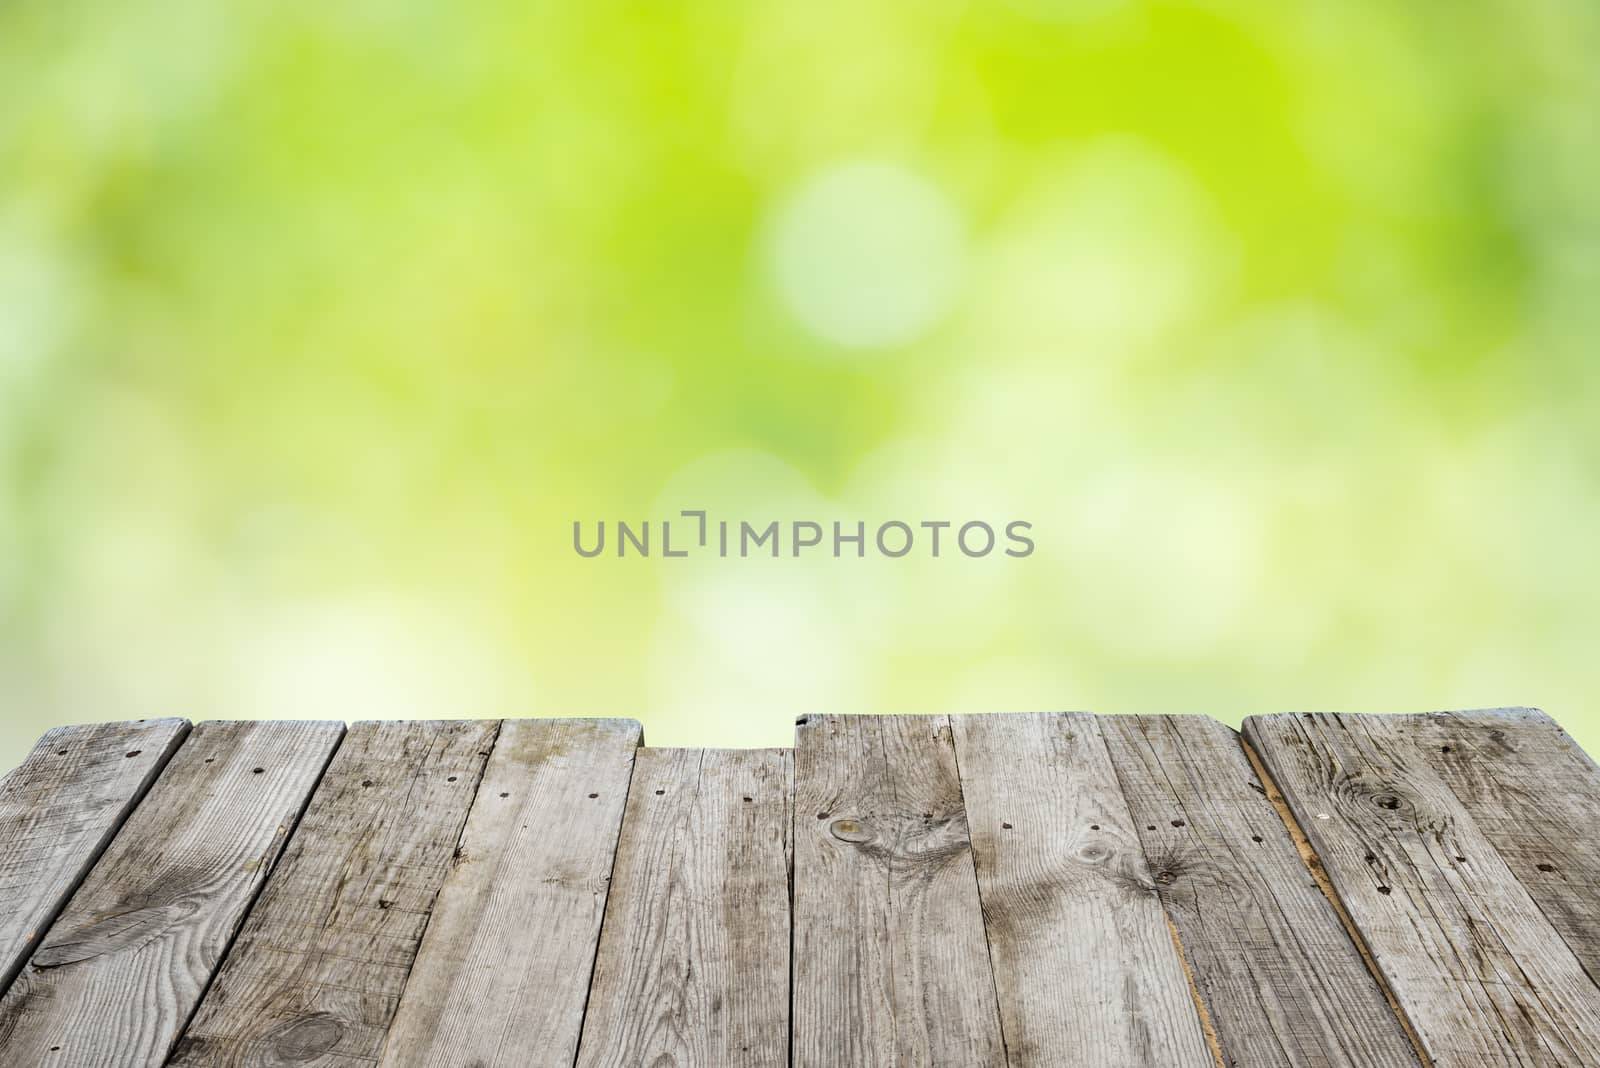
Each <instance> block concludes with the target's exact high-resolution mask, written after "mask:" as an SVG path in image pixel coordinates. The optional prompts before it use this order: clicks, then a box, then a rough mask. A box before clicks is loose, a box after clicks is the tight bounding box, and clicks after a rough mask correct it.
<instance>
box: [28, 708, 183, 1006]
mask: <svg viewBox="0 0 1600 1068" xmlns="http://www.w3.org/2000/svg"><path fill="white" fill-rule="evenodd" d="M188 732H189V722H188V721H187V720H182V719H151V720H140V721H138V722H137V723H98V724H91V725H87V726H77V727H57V728H56V729H55V730H52V731H50V732H49V733H47V734H46V735H45V736H44V737H43V738H41V739H40V740H39V744H38V745H36V746H34V747H33V752H31V753H29V754H28V757H27V759H26V760H24V761H23V762H22V764H21V765H20V766H18V767H17V768H16V769H15V770H14V771H12V772H11V773H10V774H9V775H7V776H6V777H5V779H4V781H3V782H0V991H3V990H4V989H5V988H6V986H7V985H9V984H10V982H11V980H12V979H13V978H15V976H16V974H17V971H18V969H20V968H21V967H22V964H23V962H24V961H26V960H27V959H28V957H29V956H31V955H32V953H33V950H34V947H35V946H37V945H38V941H39V936H40V935H41V934H43V933H44V931H45V930H47V929H48V928H49V926H50V924H51V923H52V922H53V921H54V920H55V918H56V914H57V913H58V912H59V911H60V910H61V906H62V905H64V904H66V901H67V898H68V897H69V896H71V894H72V892H73V891H74V890H76V889H77V887H78V884H79V883H80V882H81V881H82V880H83V877H84V876H85V875H86V874H87V873H88V871H89V869H90V868H91V867H92V866H93V865H94V862H95V861H96V860H97V859H99V857H100V853H101V851H102V850H104V849H105V847H106V843H108V842H110V841H111V837H112V835H114V834H115V833H116V832H117V829H118V828H119V827H121V826H122V821H123V820H124V819H126V818H127V815H128V813H129V812H131V811H132V810H133V806H134V804H135V803H137V802H138V800H139V798H140V797H142V796H143V795H144V792H145V790H146V789H148V788H149V786H150V783H152V782H153V781H155V777H156V775H158V774H159V773H160V771H161V769H162V768H163V767H164V766H165V765H166V762H167V759H168V758H169V757H170V756H171V755H172V751H173V750H174V749H175V748H177V746H178V743H179V742H181V741H182V740H183V736H184V735H185V734H187V733H188Z"/></svg>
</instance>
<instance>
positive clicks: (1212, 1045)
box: [1156, 893, 1228, 1068]
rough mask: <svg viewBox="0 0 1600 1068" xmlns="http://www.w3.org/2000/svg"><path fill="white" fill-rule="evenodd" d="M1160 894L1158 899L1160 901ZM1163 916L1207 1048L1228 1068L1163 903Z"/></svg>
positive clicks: (1223, 1066)
mask: <svg viewBox="0 0 1600 1068" xmlns="http://www.w3.org/2000/svg"><path fill="white" fill-rule="evenodd" d="M1160 896H1161V895H1160V894H1159V893H1157V895H1156V898H1157V900H1160ZM1161 915H1162V918H1164V919H1165V920H1166V921H1167V933H1168V934H1170V935H1171V936H1172V947H1173V948H1174V949H1176V950H1177V951H1178V963H1179V964H1180V965H1182V966H1183V977H1184V978H1185V979H1186V980H1188V982H1189V996H1190V997H1191V998H1193V999H1194V1011H1195V1012H1196V1013H1198V1014H1199V1015H1200V1030H1201V1032H1202V1033H1203V1034H1204V1035H1205V1036H1206V1046H1207V1047H1208V1048H1209V1049H1210V1050H1211V1059H1212V1060H1214V1061H1216V1062H1217V1068H1228V1066H1227V1063H1226V1062H1225V1061H1223V1059H1222V1040H1221V1039H1219V1038H1218V1037H1217V1027H1216V1024H1214V1023H1212V1021H1211V1010H1209V1009H1207V1008H1206V1002H1205V999H1204V998H1202V997H1201V996H1200V985H1199V984H1198V983H1196V982H1195V981H1194V971H1193V969H1191V968H1190V967H1189V955H1188V954H1187V953H1185V952H1184V950H1183V936H1181V935H1180V934H1178V925H1177V924H1175V923H1173V922H1172V914H1171V913H1170V912H1168V911H1167V903H1166V902H1165V901H1162V902H1161Z"/></svg>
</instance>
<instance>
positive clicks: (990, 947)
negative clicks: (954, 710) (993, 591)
mask: <svg viewBox="0 0 1600 1068" xmlns="http://www.w3.org/2000/svg"><path fill="white" fill-rule="evenodd" d="M944 730H945V734H946V735H948V736H949V738H950V761H951V763H953V764H954V765H955V769H956V793H957V795H958V796H960V798H961V822H962V823H964V824H966V826H967V861H968V863H969V865H970V866H971V868H972V890H973V893H975V894H976V895H977V897H978V926H979V927H981V928H982V929H983V955H984V958H985V959H986V960H988V962H989V988H990V989H991V990H993V991H994V1014H995V1026H996V1030H997V1031H998V1032H999V1035H1000V1053H1001V1056H1003V1057H1005V1060H1006V1064H1008V1065H1009V1064H1010V1063H1011V1045H1010V1043H1008V1042H1007V1041H1006V1014H1005V1013H1004V1012H1002V1011H1001V1010H1000V979H999V977H998V976H996V975H995V974H994V943H993V942H991V941H990V940H989V917H988V914H987V913H985V912H984V909H983V880H982V879H979V878H978V853H977V850H975V849H973V848H972V821H971V820H969V819H968V818H967V781H966V779H964V778H963V777H962V775H961V747H960V746H959V745H957V744H956V725H955V721H954V720H952V719H951V718H950V717H949V716H945V717H944ZM792 925H793V921H791V926H792ZM790 1024H791V1027H792V1026H793V1021H790ZM1218 1068H1221V1065H1218Z"/></svg>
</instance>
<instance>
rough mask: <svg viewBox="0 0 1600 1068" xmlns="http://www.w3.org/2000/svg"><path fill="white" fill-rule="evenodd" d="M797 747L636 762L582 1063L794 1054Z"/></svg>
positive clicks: (603, 1066)
mask: <svg viewBox="0 0 1600 1068" xmlns="http://www.w3.org/2000/svg"><path fill="white" fill-rule="evenodd" d="M791 783H792V765H791V758H790V754H789V752H788V751H787V750H778V749H752V750H716V749H709V750H707V749H646V750H641V751H640V753H639V755H638V757H637V759H636V760H635V763H634V770H633V783H632V786H631V787H630V789H629V792H628V806H627V814H626V818H625V819H624V821H623V826H622V837H621V841H620V842H619V843H618V846H617V863H616V869H615V872H614V874H613V876H612V881H611V895H610V899H609V901H608V902H607V905H606V918H605V926H604V928H603V933H602V935H601V940H600V952H599V956H598V958H597V959H596V961H595V971H594V982H593V984H592V985H591V988H590V991H589V1006H588V1011H587V1012H586V1013H585V1016H584V1024H583V1042H582V1045H581V1046H580V1047H579V1054H578V1065H579V1068H636V1066H638V1065H699V1066H703V1068H735V1066H748V1068H762V1066H768V1068H779V1066H783V1065H786V1064H788V1061H789V833H790V826H791V823H792V814H791V812H790V807H789V806H790V798H791V796H792V789H791Z"/></svg>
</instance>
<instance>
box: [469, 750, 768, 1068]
mask: <svg viewBox="0 0 1600 1068" xmlns="http://www.w3.org/2000/svg"><path fill="white" fill-rule="evenodd" d="M501 722H502V723H504V722H505V721H504V720H502V721H501ZM498 737H499V736H498V735H496V738H498ZM643 748H644V725H643V724H640V725H639V741H638V743H637V744H635V745H634V747H633V759H632V760H630V761H628V783H627V785H626V786H624V787H623V788H622V818H621V819H619V820H618V821H617V837H616V840H615V841H614V842H612V843H611V870H610V871H609V872H608V873H607V874H606V900H605V904H603V905H601V906H600V923H599V924H598V925H596V927H595V929H594V952H593V953H591V954H590V955H589V979H588V981H587V982H585V983H584V984H583V1011H582V1012H580V1013H578V1040H577V1041H576V1042H574V1043H573V1044H572V1063H573V1065H574V1066H576V1065H577V1063H578V1057H579V1055H580V1054H581V1053H582V1052H583V1025H584V1024H586V1023H588V1022H589V998H590V997H591V996H593V994H594V973H595V968H596V967H597V966H598V965H599V963H600V940H601V939H603V938H604V937H605V935H606V915H607V914H608V913H609V912H610V911H611V880H612V879H613V878H614V877H615V876H616V874H617V854H618V853H620V852H621V851H622V830H623V828H624V827H625V826H627V823H628V799H629V798H630V797H632V796H633V777H634V775H636V774H637V773H638V771H639V750H641V749H643ZM705 758H706V751H705V750H704V749H702V750H700V761H701V763H702V764H703V763H704V762H705ZM483 771H484V774H486V775H487V774H488V772H489V765H488V762H487V761H485V762H484V765H483ZM478 781H479V782H482V781H483V780H481V779H480V780H478ZM699 788H700V783H699V781H698V780H696V782H695V789H696V790H698V789H699ZM591 796H593V795H591ZM470 811H471V810H470V809H469V810H468V812H469V813H470ZM466 829H467V825H466V824H465V823H462V825H461V830H462V833H463V834H464V833H466ZM793 926H794V921H793V919H791V920H790V927H791V928H793ZM790 966H791V967H793V964H792V962H791V965H790ZM790 1032H791V1033H793V1028H792V1027H791V1028H790Z"/></svg>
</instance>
